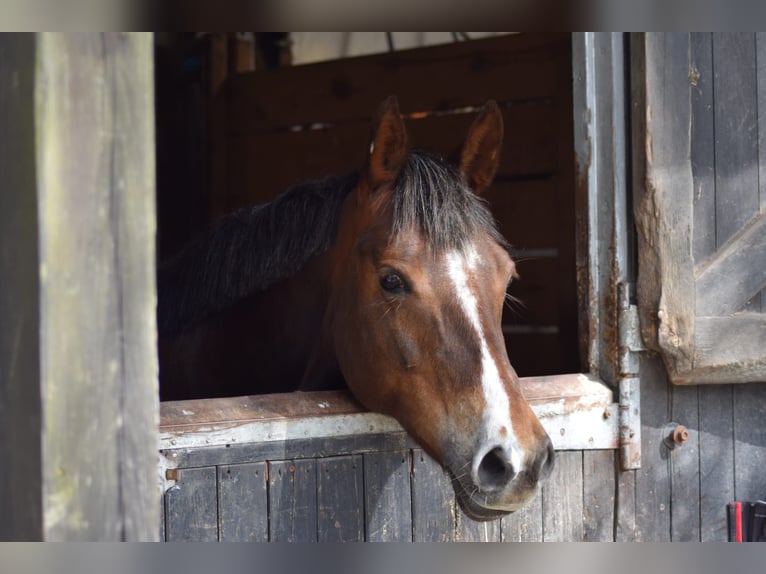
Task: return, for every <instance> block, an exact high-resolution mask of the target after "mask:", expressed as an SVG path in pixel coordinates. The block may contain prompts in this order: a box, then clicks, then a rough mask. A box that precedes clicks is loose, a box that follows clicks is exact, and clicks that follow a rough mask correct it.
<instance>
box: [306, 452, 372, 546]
mask: <svg viewBox="0 0 766 574" xmlns="http://www.w3.org/2000/svg"><path fill="white" fill-rule="evenodd" d="M317 467H318V468H317V506H318V517H317V533H318V534H317V536H318V540H319V542H362V541H364V473H363V470H364V466H363V461H362V456H361V455H354V456H335V457H330V458H324V459H320V460H319V461H318V462H317Z"/></svg>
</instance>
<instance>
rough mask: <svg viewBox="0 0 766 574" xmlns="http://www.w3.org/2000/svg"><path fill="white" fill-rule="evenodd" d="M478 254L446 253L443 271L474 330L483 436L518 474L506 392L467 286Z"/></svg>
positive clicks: (517, 450)
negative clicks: (504, 432)
mask: <svg viewBox="0 0 766 574" xmlns="http://www.w3.org/2000/svg"><path fill="white" fill-rule="evenodd" d="M478 260H479V254H478V253H477V251H476V248H475V247H473V246H469V247H468V248H467V249H466V250H465V252H464V253H461V252H459V251H450V252H449V253H447V270H448V274H449V277H450V279H451V280H452V283H453V285H454V286H455V293H456V294H457V298H458V301H459V302H460V306H461V308H462V309H463V311H464V312H465V314H466V316H467V317H468V320H469V322H470V324H471V325H472V326H473V328H474V330H475V331H476V335H477V337H478V339H479V345H480V348H481V388H482V391H483V394H484V401H485V402H486V409H485V411H484V417H483V421H482V422H483V423H484V429H483V431H484V437H483V438H485V439H488V440H489V441H490V444H491V443H492V442H494V444H496V445H503V446H504V447H505V448H506V449H507V450H508V451H509V452H510V453H511V464H512V465H513V468H514V469H515V471H516V472H519V471H521V464H522V457H521V447H520V445H519V442H518V440H517V438H516V435H515V433H514V432H513V425H512V424H511V410H510V401H509V399H508V393H506V391H505V386H504V385H503V381H502V379H501V378H500V370H499V369H498V367H497V363H496V362H495V360H494V359H493V358H492V355H491V354H490V352H489V346H488V345H487V339H486V337H485V336H484V329H483V327H482V325H481V319H480V317H479V303H478V300H477V299H476V295H474V293H473V291H472V290H471V287H470V285H469V284H468V277H469V273H470V272H472V271H474V270H475V269H476V264H477V262H478ZM503 427H505V429H506V430H507V433H508V434H507V435H506V436H504V437H503V436H502V435H501V432H500V429H502V428H503Z"/></svg>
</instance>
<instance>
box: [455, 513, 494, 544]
mask: <svg viewBox="0 0 766 574" xmlns="http://www.w3.org/2000/svg"><path fill="white" fill-rule="evenodd" d="M455 520H456V522H457V533H456V534H455V540H459V541H461V542H500V529H501V526H500V519H499V518H497V519H495V520H488V521H486V522H477V521H475V520H471V519H470V518H468V517H467V516H466V515H465V514H464V513H463V511H462V510H460V508H459V507H458V508H457V509H456V511H455Z"/></svg>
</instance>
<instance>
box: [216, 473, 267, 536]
mask: <svg viewBox="0 0 766 574" xmlns="http://www.w3.org/2000/svg"><path fill="white" fill-rule="evenodd" d="M267 482H268V477H267V467H266V463H265V462H257V463H250V464H232V465H227V466H219V467H218V539H219V540H221V541H225V542H267V541H268V534H269V528H268V521H269V508H268V497H267V492H268V490H267Z"/></svg>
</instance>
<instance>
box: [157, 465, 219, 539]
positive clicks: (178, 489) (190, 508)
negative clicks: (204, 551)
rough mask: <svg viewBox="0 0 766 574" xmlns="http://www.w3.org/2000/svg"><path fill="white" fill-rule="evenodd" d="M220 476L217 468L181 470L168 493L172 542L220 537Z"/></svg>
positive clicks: (167, 532) (168, 534)
mask: <svg viewBox="0 0 766 574" xmlns="http://www.w3.org/2000/svg"><path fill="white" fill-rule="evenodd" d="M216 478H217V477H216V469H215V467H205V468H184V469H179V470H178V480H177V481H176V484H175V486H173V487H171V488H170V489H169V490H168V491H167V492H166V493H165V537H166V540H167V541H168V542H208V541H213V540H218V496H217V488H216Z"/></svg>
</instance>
